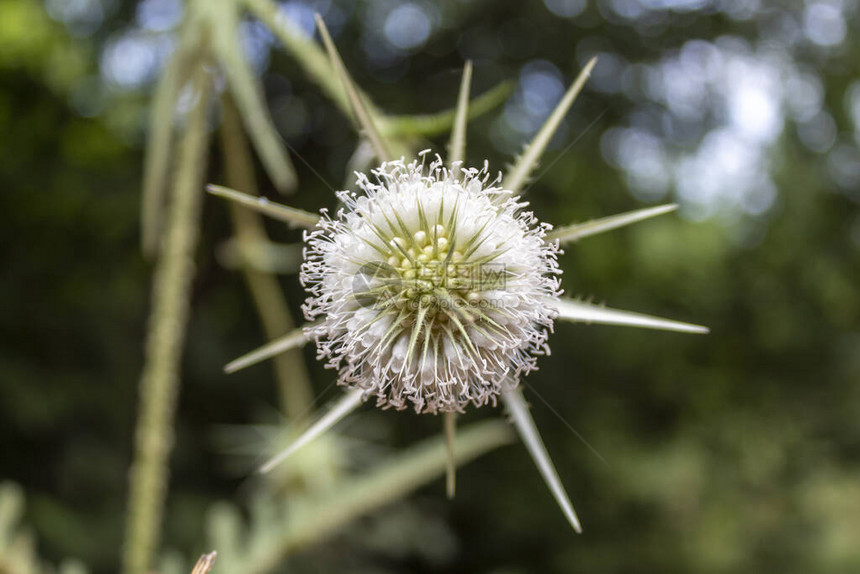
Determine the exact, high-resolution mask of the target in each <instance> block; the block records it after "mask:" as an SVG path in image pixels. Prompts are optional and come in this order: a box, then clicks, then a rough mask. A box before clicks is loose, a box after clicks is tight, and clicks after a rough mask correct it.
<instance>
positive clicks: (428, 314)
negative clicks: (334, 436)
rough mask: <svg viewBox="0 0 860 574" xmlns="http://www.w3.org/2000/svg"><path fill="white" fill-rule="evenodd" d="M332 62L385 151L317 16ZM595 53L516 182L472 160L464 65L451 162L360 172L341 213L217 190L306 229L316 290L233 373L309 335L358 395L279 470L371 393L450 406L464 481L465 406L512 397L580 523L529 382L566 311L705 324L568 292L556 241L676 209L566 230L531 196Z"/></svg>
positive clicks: (524, 431) (659, 324)
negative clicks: (459, 423)
mask: <svg viewBox="0 0 860 574" xmlns="http://www.w3.org/2000/svg"><path fill="white" fill-rule="evenodd" d="M317 24H318V26H319V29H320V34H321V36H322V39H323V42H324V44H325V45H326V49H327V51H328V52H329V56H330V58H331V62H332V69H333V71H334V72H335V73H336V74H337V75H338V76H340V79H341V81H342V83H343V86H344V88H345V92H346V95H347V97H348V98H349V100H350V103H351V104H352V107H353V111H354V115H355V117H356V119H357V120H358V122H359V124H360V125H361V128H362V132H363V134H364V135H365V137H366V138H367V140H368V141H369V142H370V143H371V145H372V147H373V148H374V151H375V153H376V155H377V157H379V158H381V159H383V160H384V159H385V158H390V157H391V153H390V146H388V145H387V141H386V139H385V137H384V135H383V134H382V133H381V132H380V131H379V130H378V129H377V126H376V122H375V120H374V118H373V114H372V113H370V111H369V110H368V108H367V106H366V104H365V98H364V97H363V96H362V95H361V94H360V92H359V90H358V88H357V87H356V86H355V85H354V84H353V83H352V80H351V78H350V77H349V74H348V73H347V72H346V69H345V67H344V64H343V61H342V60H341V59H340V56H339V55H338V54H337V50H336V49H335V47H334V44H333V43H332V41H331V37H330V36H329V34H328V31H327V29H326V27H325V24H324V23H323V22H322V19H321V18H319V17H317ZM594 64H595V61H594V60H591V61H590V62H589V63H588V64H587V65H586V66H585V68H584V69H583V70H582V72H581V73H580V75H579V77H578V78H577V79H576V80H575V81H574V82H573V84H572V85H571V86H570V88H569V89H568V91H567V92H566V93H565V95H564V97H563V98H562V99H561V102H559V104H558V106H557V107H556V109H555V110H554V111H553V112H552V114H551V115H550V117H549V118H548V119H547V121H546V123H545V124H544V126H543V127H542V128H541V129H540V130H539V131H538V133H537V134H536V135H535V136H534V139H533V140H532V141H531V143H530V144H529V145H528V146H526V148H525V150H524V152H523V154H522V155H521V156H520V157H519V158H517V160H516V161H515V162H514V164H513V165H512V166H511V168H510V169H509V170H508V171H507V172H506V173H505V176H504V178H497V179H494V180H491V179H490V172H489V169H488V167H487V164H486V162H485V163H484V168H483V169H481V170H477V169H464V168H463V157H464V150H465V137H466V136H465V129H466V117H467V107H468V92H469V82H470V79H471V65H470V64H468V63H467V64H466V67H465V69H464V73H463V82H462V84H461V86H460V94H459V99H458V106H457V113H456V118H455V121H454V129H453V132H452V134H451V141H450V145H449V157H448V163H447V167H445V166H444V165H443V163H442V160H441V159H439V158H438V156H437V158H436V159H435V160H434V161H432V162H431V163H430V164H429V166H428V165H427V164H426V160H425V159H423V158H424V157H426V155H427V154H426V152H422V154H419V156H420V157H421V158H422V159H421V161H420V162H419V161H414V162H412V163H405V162H404V160H402V159H401V160H398V161H388V162H385V161H383V163H382V164H381V166H380V167H379V168H378V169H375V170H372V172H371V175H372V176H373V177H374V179H375V181H371V179H370V178H368V177H367V176H365V175H363V174H358V182H357V183H358V187H359V188H360V190H361V193H357V192H350V191H343V192H340V193H339V194H338V197H339V198H340V200H341V201H342V202H343V203H344V207H343V208H342V209H340V210H339V211H338V212H337V213H336V214H335V215H334V217H332V216H331V215H329V214H328V213H327V212H326V211H323V212H322V216H317V215H315V214H312V213H308V212H305V211H301V210H298V209H295V208H293V207H288V206H285V205H278V204H274V203H271V202H268V201H265V200H258V199H255V198H252V197H249V196H247V195H245V194H242V193H240V192H237V191H234V190H230V189H227V188H223V187H219V186H210V188H209V189H210V191H211V192H213V193H215V194H217V195H222V196H225V197H228V198H230V199H233V200H235V201H238V202H240V203H242V204H243V205H246V206H248V207H251V208H253V209H256V210H259V211H262V212H264V213H266V214H267V215H270V216H273V217H276V218H278V219H281V220H283V221H285V222H287V223H289V224H291V225H293V226H301V227H305V228H307V229H308V230H309V231H308V232H306V234H305V262H304V265H303V267H302V274H301V279H302V283H303V284H304V286H305V287H306V288H307V289H308V291H309V292H310V297H309V298H308V300H307V302H306V304H305V307H304V310H305V314H306V315H307V318H308V319H309V320H311V321H313V322H312V323H310V324H308V325H306V326H305V327H304V329H303V330H297V331H295V332H293V333H289V334H287V335H285V336H283V337H282V338H280V339H277V340H275V341H272V342H271V343H269V344H267V345H265V346H263V347H261V348H260V349H257V350H255V351H252V352H251V353H248V354H247V355H244V356H243V357H240V358H239V359H236V360H235V361H232V362H231V363H229V364H228V365H227V366H226V368H225V370H226V371H227V372H233V371H236V370H239V369H241V368H244V367H247V366H249V365H252V364H255V363H257V362H259V361H262V360H264V359H267V358H270V357H273V356H275V355H277V354H278V353H281V352H283V351H286V350H288V349H293V348H297V347H299V346H301V345H303V344H304V343H306V342H307V341H308V340H309V339H314V340H315V341H316V344H317V350H318V354H319V356H320V357H321V358H324V359H326V360H327V362H328V365H329V366H331V367H333V368H336V369H338V371H339V375H340V382H341V383H342V384H343V385H345V386H347V387H349V388H350V391H349V392H348V393H346V395H345V396H344V397H343V398H341V399H340V400H338V401H337V403H336V404H335V405H334V406H333V407H332V408H331V409H330V410H329V411H328V412H326V413H325V414H323V415H322V416H321V417H319V418H318V419H317V420H316V421H315V422H314V423H313V424H311V425H310V426H309V427H308V428H307V429H306V430H304V432H303V433H302V434H301V435H300V436H299V437H298V438H297V439H296V440H295V441H294V442H293V443H292V444H291V445H290V446H289V447H288V448H287V449H285V450H284V451H282V452H281V453H280V454H279V455H278V456H276V457H274V458H273V459H271V460H270V461H269V462H268V463H266V464H265V465H264V466H263V467H262V468H261V471H263V472H267V471H268V470H270V469H272V468H273V467H274V466H275V465H277V464H279V463H280V462H282V461H283V460H284V459H286V458H287V457H288V456H290V455H291V454H292V453H294V452H296V450H298V449H299V448H301V447H302V446H304V445H306V444H307V443H309V442H310V441H312V440H314V439H315V438H317V437H319V436H320V435H321V434H323V433H324V432H326V431H327V430H328V429H330V428H331V427H332V426H334V425H335V424H336V423H337V422H338V421H339V420H341V419H343V418H344V417H345V416H346V415H348V414H349V413H350V412H352V411H353V410H355V409H356V408H357V407H358V406H359V405H361V403H362V402H364V401H365V400H366V399H368V398H371V397H375V398H376V402H377V404H378V405H379V406H381V407H390V408H396V409H403V408H408V407H410V406H411V407H413V408H414V409H415V410H416V411H418V412H421V413H444V417H443V418H444V423H445V424H444V428H445V433H446V437H447V438H448V460H449V466H448V483H447V487H448V494H449V496H453V492H454V460H455V457H454V450H453V442H454V439H453V436H454V427H455V423H454V416H455V413H457V412H461V411H463V410H464V409H465V408H466V406H468V405H470V404H472V405H475V406H481V405H485V404H487V403H491V404H495V402H496V399H497V398H498V397H501V399H502V401H503V402H504V404H505V406H506V407H507V409H508V412H509V414H510V416H511V420H512V422H513V423H514V425H515V426H516V428H517V430H518V431H519V434H520V436H521V438H522V439H523V442H524V443H525V445H526V447H527V448H528V450H529V453H530V454H531V455H532V458H533V459H534V461H535V463H536V465H537V467H538V470H539V471H540V473H541V475H542V476H543V478H544V480H545V481H546V483H547V486H548V487H549V489H550V491H551V492H552V494H553V496H554V497H555V499H556V501H557V502H558V504H559V506H560V507H561V509H562V511H563V512H564V514H565V516H566V518H567V519H568V521H569V522H570V524H571V525H572V526H573V528H574V529H575V530H577V531H580V525H579V519H578V518H577V516H576V513H575V512H574V510H573V505H572V504H571V502H570V499H569V498H568V496H567V493H566V492H565V490H564V487H563V486H562V484H561V481H560V480H559V477H558V473H557V472H556V471H555V467H554V466H553V464H552V461H551V460H550V457H549V455H548V454H547V451H546V448H545V447H544V445H543V442H542V441H541V439H540V435H539V434H538V431H537V428H536V426H535V424H534V420H533V419H532V417H531V414H530V413H529V409H528V404H527V403H526V400H525V398H524V397H523V394H522V389H521V388H520V386H519V383H520V379H521V377H522V376H523V375H525V374H526V373H528V372H529V371H532V370H534V369H535V368H537V367H536V357H537V355H539V354H542V353H544V354H546V353H548V352H549V348H548V346H547V344H546V342H547V334H548V332H550V331H551V330H552V328H553V323H554V321H555V320H556V319H559V320H566V321H571V322H586V323H604V324H612V325H627V326H634V327H645V328H651V329H665V330H671V331H681V332H687V333H706V332H707V329H706V328H704V327H700V326H698V325H690V324H688V323H681V322H678V321H672V320H668V319H661V318H658V317H652V316H649V315H643V314H641V313H631V312H628V311H620V310H616V309H609V308H606V307H603V306H602V305H595V304H593V303H590V302H587V301H580V300H574V299H569V298H562V297H561V296H560V295H561V290H560V288H559V287H560V281H559V280H560V277H559V276H560V274H561V271H560V270H559V268H558V265H557V259H556V257H557V254H558V252H559V245H564V244H567V243H573V242H576V241H578V240H580V239H582V238H584V237H588V236H591V235H596V234H598V233H603V232H605V231H609V230H612V229H616V228H619V227H623V226H625V225H629V224H631V223H635V222H637V221H642V220H644V219H648V218H651V217H654V216H657V215H660V214H664V213H668V212H670V211H673V210H674V209H675V208H676V207H677V206H675V205H663V206H658V207H651V208H646V209H640V210H636V211H631V212H627V213H622V214H619V215H614V216H610V217H604V218H601V219H597V220H594V221H589V222H585V223H576V224H572V225H568V226H564V227H559V228H556V229H553V228H552V226H550V225H548V224H544V223H539V222H538V221H537V220H536V219H535V217H534V215H533V214H532V213H531V212H530V211H528V210H526V209H525V207H526V204H525V203H522V202H520V200H519V197H518V196H519V194H520V193H522V191H523V187H524V184H525V182H526V181H527V180H528V178H529V176H530V175H531V173H532V171H533V170H534V167H535V165H536V164H537V162H538V160H539V158H540V156H541V154H542V153H543V151H544V150H545V149H546V146H547V144H548V143H549V141H550V140H551V139H552V136H553V134H554V133H555V131H556V129H557V128H558V126H559V124H560V123H561V121H562V119H563V117H564V115H565V113H566V112H567V111H568V110H569V109H570V106H571V105H572V104H573V101H574V100H575V99H576V96H577V94H579V92H580V90H581V89H582V87H583V85H584V84H585V81H586V79H587V78H588V75H589V73H590V72H591V69H592V68H593V67H594Z"/></svg>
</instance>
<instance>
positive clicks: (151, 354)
mask: <svg viewBox="0 0 860 574" xmlns="http://www.w3.org/2000/svg"><path fill="white" fill-rule="evenodd" d="M210 83H211V79H210V77H209V75H208V73H207V72H206V70H205V68H204V67H203V64H202V62H199V63H198V64H197V69H196V70H194V72H193V87H194V91H195V93H196V95H197V102H196V104H195V105H194V107H193V109H192V110H191V111H190V112H189V115H188V120H187V126H186V129H185V132H184V134H183V136H182V140H181V142H180V146H179V163H178V165H177V166H176V172H175V177H174V188H173V200H172V205H171V209H170V213H169V219H168V222H167V228H166V230H165V235H164V238H163V242H162V246H161V251H160V255H159V259H158V262H157V264H156V269H155V278H154V285H153V291H152V311H151V314H150V318H149V320H150V326H149V333H148V336H147V340H146V361H145V363H144V367H143V375H142V377H141V381H140V413H139V415H138V421H137V430H136V436H135V453H134V462H133V464H132V467H131V471H130V492H129V508H128V522H127V531H126V540H125V548H124V556H123V570H124V572H125V573H126V574H147V573H148V572H149V571H150V567H151V564H152V558H153V554H154V553H155V550H156V548H157V546H158V539H159V530H160V527H161V520H162V513H163V507H164V501H165V498H166V492H167V477H168V473H169V468H168V462H169V460H168V459H169V455H170V451H171V449H172V446H173V418H174V412H175V410H176V396H177V393H178V387H179V368H180V360H181V358H182V349H183V343H184V340H185V330H186V324H187V320H188V313H189V304H188V301H189V298H190V295H191V293H190V292H191V283H192V279H193V277H194V251H195V248H196V246H197V239H198V231H199V226H200V211H201V204H202V198H203V190H202V183H203V182H202V180H203V175H204V172H205V166H206V150H207V145H208V138H207V132H206V112H207V109H208V107H209V106H208V104H209V97H210V91H211V85H210Z"/></svg>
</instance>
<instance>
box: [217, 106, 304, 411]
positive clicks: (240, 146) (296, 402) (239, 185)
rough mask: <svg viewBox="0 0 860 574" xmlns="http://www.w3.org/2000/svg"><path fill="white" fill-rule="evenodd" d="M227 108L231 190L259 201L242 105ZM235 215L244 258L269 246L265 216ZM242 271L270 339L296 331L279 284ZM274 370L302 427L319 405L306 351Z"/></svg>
mask: <svg viewBox="0 0 860 574" xmlns="http://www.w3.org/2000/svg"><path fill="white" fill-rule="evenodd" d="M221 108H222V117H221V151H222V154H223V158H224V172H225V176H226V179H227V184H228V185H229V186H230V187H233V188H236V189H241V190H243V191H245V192H246V193H249V194H253V195H258V194H259V191H258V189H257V182H256V180H255V178H254V162H253V160H252V158H251V154H250V151H249V147H248V140H247V138H246V137H245V132H244V131H243V129H242V124H241V119H240V118H239V113H238V110H237V109H236V105H235V104H234V103H233V100H232V99H231V98H230V97H229V96H225V97H224V98H222V106H221ZM230 213H231V216H232V219H233V229H234V231H235V233H236V240H237V243H238V245H239V250H240V252H243V251H244V250H245V249H252V248H253V247H254V246H255V245H259V244H260V243H261V242H264V241H268V240H269V238H268V236H267V235H266V229H265V227H264V226H263V221H262V218H261V217H260V216H259V215H257V214H256V213H254V212H253V211H251V210H250V209H247V208H245V207H242V206H240V205H238V204H236V203H233V202H231V203H230ZM242 271H243V273H244V275H245V281H246V282H247V284H248V290H249V291H250V292H251V297H252V299H253V300H254V304H255V306H256V308H257V313H258V314H259V316H260V321H261V322H262V323H263V329H264V330H265V332H266V337H267V338H268V339H270V340H272V339H276V338H278V337H280V336H282V335H284V334H285V333H289V332H290V331H292V330H293V329H294V328H295V322H294V321H293V317H292V314H291V313H290V308H289V305H288V304H287V300H286V299H285V298H284V295H283V289H282V288H281V285H280V284H279V283H278V279H277V278H276V277H275V276H274V275H272V274H269V273H264V272H262V271H260V270H258V269H254V268H253V266H250V265H247V264H243V269H242ZM273 364H274V369H275V377H276V378H277V381H278V387H279V389H280V395H281V407H282V409H283V412H284V413H285V414H286V415H287V417H288V418H289V420H290V421H291V422H294V423H298V422H299V419H300V418H301V417H302V416H304V415H306V414H308V410H309V406H310V404H311V401H312V400H313V395H312V388H311V382H310V376H309V375H308V371H307V368H306V367H305V362H304V357H303V356H302V351H301V349H293V350H290V351H286V352H284V353H281V354H279V355H277V356H276V357H275V358H274V361H273Z"/></svg>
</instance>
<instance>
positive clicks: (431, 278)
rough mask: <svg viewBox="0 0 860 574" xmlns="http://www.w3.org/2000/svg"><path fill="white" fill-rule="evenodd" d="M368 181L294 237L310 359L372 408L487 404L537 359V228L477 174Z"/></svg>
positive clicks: (439, 167) (544, 290)
mask: <svg viewBox="0 0 860 574" xmlns="http://www.w3.org/2000/svg"><path fill="white" fill-rule="evenodd" d="M372 175H373V176H374V179H375V181H372V180H371V179H370V178H368V177H367V176H365V175H363V174H358V182H357V183H358V186H359V188H361V191H362V192H363V193H354V192H348V191H344V192H340V193H339V194H338V196H339V198H340V200H341V201H342V202H343V203H344V205H345V207H344V208H342V209H340V210H339V211H338V212H337V213H336V215H335V216H334V217H331V216H329V215H328V214H326V213H324V215H323V218H322V219H321V220H320V222H319V224H318V226H317V228H316V229H315V230H314V231H312V232H309V233H308V234H307V235H306V238H305V240H306V245H307V247H306V252H305V263H304V265H303V267H302V274H301V279H302V283H303V285H304V286H305V287H306V288H307V289H308V291H309V293H310V296H309V298H308V299H307V302H306V303H305V306H304V311H305V315H306V316H307V318H308V319H309V320H317V319H318V320H319V322H318V323H316V324H315V325H314V326H313V327H310V328H309V330H308V334H309V335H310V336H311V337H312V338H313V339H314V340H315V341H316V344H317V349H318V354H319V356H320V358H325V359H326V360H327V364H328V366H329V367H332V368H336V369H337V370H338V372H339V382H340V383H341V384H342V385H345V386H347V387H350V388H355V389H360V390H362V391H363V392H364V393H365V395H367V396H375V397H376V401H377V404H378V405H379V406H382V407H392V408H396V409H404V408H407V407H412V408H414V409H415V410H416V411H417V412H427V413H437V412H454V411H459V412H462V411H463V410H464V408H465V407H466V406H467V405H468V404H470V403H471V404H474V405H476V406H481V405H485V404H487V403H492V404H495V401H496V398H497V397H498V396H499V395H500V393H501V392H502V391H504V390H508V389H511V388H513V387H515V386H516V385H517V383H518V381H519V377H520V376H521V375H523V374H525V373H528V372H529V371H531V370H533V369H534V368H535V361H536V356H537V355H539V354H542V353H546V352H548V351H549V349H548V347H547V346H546V339H547V334H548V333H547V332H548V330H551V329H552V324H553V319H554V317H555V313H556V312H555V307H556V306H555V305H554V304H553V303H554V301H555V300H556V299H557V297H558V295H559V294H560V290H559V278H558V275H559V274H560V273H561V272H560V270H559V268H558V264H557V260H556V254H557V252H558V245H557V242H547V241H546V232H547V230H548V229H549V227H550V226H548V225H546V224H541V223H538V221H537V220H536V219H535V217H534V215H533V214H532V213H531V212H530V211H527V210H526V209H525V207H526V204H524V203H520V202H519V201H518V198H516V197H512V193H511V192H509V191H506V190H504V189H502V188H501V187H499V185H498V184H499V181H500V178H497V179H495V180H491V179H490V174H489V172H488V169H487V166H486V165H485V166H484V168H483V169H481V170H478V169H462V168H460V167H459V166H455V167H454V169H452V170H448V169H446V168H445V167H443V164H442V161H441V160H440V159H438V158H437V159H436V160H434V161H433V162H432V163H430V164H429V165H427V164H426V162H424V161H422V162H418V161H413V162H412V163H409V164H407V163H405V162H404V161H402V160H401V161H393V162H387V163H383V164H382V166H381V167H379V168H378V169H376V170H373V172H372Z"/></svg>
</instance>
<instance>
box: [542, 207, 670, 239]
mask: <svg viewBox="0 0 860 574" xmlns="http://www.w3.org/2000/svg"><path fill="white" fill-rule="evenodd" d="M676 209H678V205H677V204H674V203H669V204H666V205H659V206H657V207H647V208H645V209H637V210H634V211H627V212H625V213H619V214H617V215H610V216H609V217H601V218H600V219H594V220H592V221H586V222H585V223H574V224H572V225H566V226H564V227H558V228H556V229H553V230H552V231H550V232H549V233H547V234H546V240H547V241H553V240H556V239H557V240H558V242H559V243H560V244H562V245H564V244H565V243H573V242H575V241H579V240H580V239H582V238H583V237H590V236H592V235H597V234H599V233H605V232H607V231H611V230H613V229H618V228H619V227H624V226H626V225H630V224H632V223H636V222H639V221H643V220H645V219H650V218H652V217H657V216H658V215H663V214H664V213H670V212H672V211H675V210H676Z"/></svg>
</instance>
